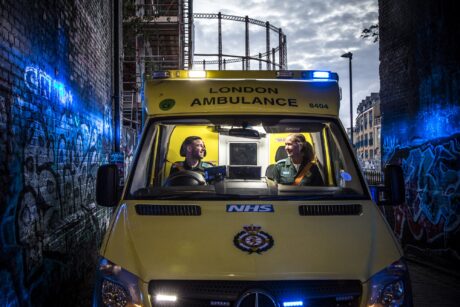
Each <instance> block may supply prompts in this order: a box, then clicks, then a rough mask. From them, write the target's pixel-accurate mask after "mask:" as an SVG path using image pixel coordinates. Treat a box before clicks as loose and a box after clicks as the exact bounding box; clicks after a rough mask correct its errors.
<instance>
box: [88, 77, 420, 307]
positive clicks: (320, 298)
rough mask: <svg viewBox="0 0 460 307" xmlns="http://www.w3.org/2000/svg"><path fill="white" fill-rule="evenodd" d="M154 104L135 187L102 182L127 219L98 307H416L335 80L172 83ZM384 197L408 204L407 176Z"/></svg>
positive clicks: (164, 84)
mask: <svg viewBox="0 0 460 307" xmlns="http://www.w3.org/2000/svg"><path fill="white" fill-rule="evenodd" d="M144 95H145V108H146V110H145V112H146V118H147V120H146V123H145V126H144V129H143V133H142V138H141V140H140V143H139V145H138V149H137V152H136V155H135V158H134V160H133V162H132V165H131V167H130V170H129V175H128V177H127V179H126V182H125V183H124V185H123V186H120V185H119V182H120V178H119V175H118V170H117V168H116V166H114V165H104V166H101V167H100V168H99V170H98V178H97V186H96V190H97V191H96V200H97V203H98V204H99V205H102V206H113V207H116V208H115V211H114V215H113V218H112V220H111V223H110V225H109V228H108V230H107V233H106V235H105V239H104V241H103V244H102V247H101V250H100V257H101V258H100V263H99V266H98V269H97V279H96V285H95V291H94V299H93V301H94V305H95V306H231V307H249V306H250V307H287V306H412V296H411V288H410V281H409V275H408V271H407V267H406V265H405V263H404V260H403V259H402V257H403V253H402V250H401V248H400V246H399V244H398V242H397V240H396V239H395V237H394V236H393V234H392V230H391V229H390V227H389V226H388V224H387V223H386V221H385V220H384V218H383V216H382V214H381V212H380V210H379V208H378V207H377V205H376V203H375V202H373V200H372V198H371V194H370V192H369V188H368V187H367V185H366V182H365V180H364V178H363V175H362V173H361V171H360V169H359V166H358V164H357V161H356V158H355V156H354V153H353V148H352V146H351V145H350V143H349V142H348V137H347V134H346V133H345V131H344V128H343V126H342V124H341V123H340V120H339V118H338V114H339V107H340V88H339V84H338V76H337V74H336V73H333V72H328V71H179V70H178V71H162V72H155V73H154V74H153V75H152V76H150V78H149V79H148V80H146V81H145V90H144ZM294 136H295V138H294ZM307 143H308V144H307ZM299 146H300V147H299ZM307 149H308V150H307ZM306 152H308V153H309V154H306ZM300 153H301V154H302V155H301V154H300ZM297 157H307V158H308V160H302V162H298V159H297ZM296 162H297V163H296ZM307 165H308V167H306V166H307ZM313 177H315V179H312V178H313ZM385 186H386V201H387V202H391V203H394V204H399V203H401V202H402V201H403V199H404V182H403V178H402V172H401V168H400V167H398V166H388V167H387V168H386V170H385Z"/></svg>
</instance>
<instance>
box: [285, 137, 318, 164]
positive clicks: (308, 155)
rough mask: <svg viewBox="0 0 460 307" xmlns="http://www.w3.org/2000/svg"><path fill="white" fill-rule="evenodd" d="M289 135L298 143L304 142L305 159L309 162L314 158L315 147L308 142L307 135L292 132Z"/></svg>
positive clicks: (302, 150)
mask: <svg viewBox="0 0 460 307" xmlns="http://www.w3.org/2000/svg"><path fill="white" fill-rule="evenodd" d="M287 137H288V138H291V139H292V140H293V141H294V142H296V143H301V144H302V149H301V152H302V153H303V156H304V159H305V160H307V161H308V162H310V161H313V160H314V158H315V150H314V149H313V146H312V145H311V144H310V143H309V142H307V139H305V135H303V134H301V133H291V134H289V135H288V136H287Z"/></svg>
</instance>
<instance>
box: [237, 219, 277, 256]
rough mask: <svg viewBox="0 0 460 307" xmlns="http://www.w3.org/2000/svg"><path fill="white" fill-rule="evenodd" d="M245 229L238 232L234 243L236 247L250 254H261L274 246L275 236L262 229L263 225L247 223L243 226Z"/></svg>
mask: <svg viewBox="0 0 460 307" xmlns="http://www.w3.org/2000/svg"><path fill="white" fill-rule="evenodd" d="M243 229H244V230H243V231H240V232H239V233H237V234H236V236H235V238H234V239H233V243H234V244H235V246H236V247H238V248H239V249H241V250H242V251H244V252H248V253H249V254H252V253H257V254H261V253H262V252H265V251H267V250H269V249H270V248H272V247H273V243H274V241H273V238H272V236H271V235H269V234H268V233H266V232H265V231H262V230H261V229H262V227H261V226H257V225H247V226H243Z"/></svg>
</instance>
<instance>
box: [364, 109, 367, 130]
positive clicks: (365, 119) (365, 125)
mask: <svg viewBox="0 0 460 307" xmlns="http://www.w3.org/2000/svg"><path fill="white" fill-rule="evenodd" d="M364 129H367V113H366V114H364Z"/></svg>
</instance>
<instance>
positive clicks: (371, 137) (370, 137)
mask: <svg viewBox="0 0 460 307" xmlns="http://www.w3.org/2000/svg"><path fill="white" fill-rule="evenodd" d="M373 145H374V134H373V133H372V132H371V133H369V146H373Z"/></svg>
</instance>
